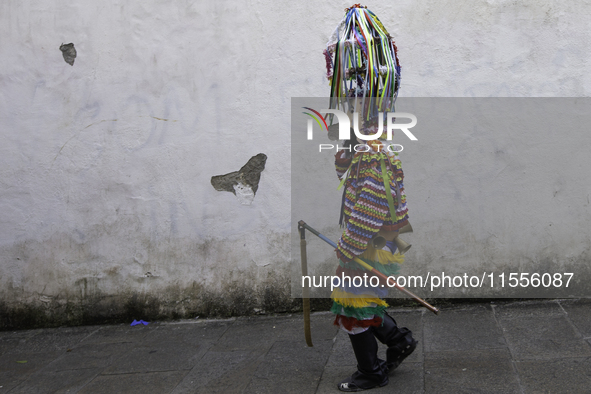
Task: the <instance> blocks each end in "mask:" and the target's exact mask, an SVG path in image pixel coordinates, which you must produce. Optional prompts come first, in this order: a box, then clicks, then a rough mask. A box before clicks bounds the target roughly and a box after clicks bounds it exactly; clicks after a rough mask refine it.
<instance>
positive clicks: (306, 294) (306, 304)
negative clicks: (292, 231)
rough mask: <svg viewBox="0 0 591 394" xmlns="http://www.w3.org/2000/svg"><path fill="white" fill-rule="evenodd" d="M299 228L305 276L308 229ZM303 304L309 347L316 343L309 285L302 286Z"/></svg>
mask: <svg viewBox="0 0 591 394" xmlns="http://www.w3.org/2000/svg"><path fill="white" fill-rule="evenodd" d="M300 223H303V222H300ZM298 224H299V223H298ZM298 230H299V231H300V256H301V259H302V277H304V276H308V257H307V254H306V229H305V228H304V227H302V226H298ZM302 304H303V308H304V335H305V336H306V344H307V345H308V346H309V347H312V346H314V345H313V344H312V331H311V330H310V289H309V288H308V287H307V286H304V287H303V288H302Z"/></svg>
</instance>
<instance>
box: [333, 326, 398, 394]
mask: <svg viewBox="0 0 591 394" xmlns="http://www.w3.org/2000/svg"><path fill="white" fill-rule="evenodd" d="M349 339H350V340H351V345H352V346H353V351H354V352H355V358H356V359H357V371H356V372H355V373H353V375H351V376H350V377H348V378H347V379H345V380H343V381H342V382H341V383H339V385H338V388H339V390H341V391H362V390H367V389H372V388H374V387H378V386H379V387H382V386H385V385H387V384H388V373H387V367H386V365H385V363H384V361H383V360H379V359H378V343H377V342H376V338H375V337H374V334H373V332H372V331H371V329H370V330H367V331H364V332H362V333H360V334H355V335H351V334H349Z"/></svg>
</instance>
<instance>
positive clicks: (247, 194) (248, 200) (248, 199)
mask: <svg viewBox="0 0 591 394" xmlns="http://www.w3.org/2000/svg"><path fill="white" fill-rule="evenodd" d="M234 194H235V195H236V197H237V198H238V201H240V204H242V205H250V204H252V200H254V192H253V191H252V188H251V187H250V186H248V185H244V184H242V183H241V182H238V184H237V185H234Z"/></svg>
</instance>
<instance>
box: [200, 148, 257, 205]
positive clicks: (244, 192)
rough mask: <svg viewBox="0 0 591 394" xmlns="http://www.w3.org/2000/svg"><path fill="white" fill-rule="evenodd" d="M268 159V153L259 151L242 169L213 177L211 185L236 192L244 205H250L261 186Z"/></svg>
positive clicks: (216, 188) (218, 188)
mask: <svg viewBox="0 0 591 394" xmlns="http://www.w3.org/2000/svg"><path fill="white" fill-rule="evenodd" d="M266 161H267V155H265V154H264V153H259V154H258V155H256V156H253V157H251V158H250V160H248V162H247V163H246V164H245V165H244V166H243V167H242V168H241V169H240V171H234V172H230V173H229V174H226V175H216V176H213V177H211V185H212V186H213V187H214V188H215V190H218V191H227V192H232V193H234V195H235V196H236V197H237V198H238V200H239V201H240V203H241V204H242V205H250V204H252V200H253V199H254V196H255V194H256V192H257V189H258V188H259V181H260V180H261V172H263V170H264V169H265V163H266Z"/></svg>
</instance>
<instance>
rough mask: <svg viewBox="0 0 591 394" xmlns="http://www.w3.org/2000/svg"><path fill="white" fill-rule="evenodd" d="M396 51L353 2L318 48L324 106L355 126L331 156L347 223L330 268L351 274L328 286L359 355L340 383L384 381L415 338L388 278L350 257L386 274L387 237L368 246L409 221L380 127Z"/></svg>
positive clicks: (391, 253) (392, 91)
mask: <svg viewBox="0 0 591 394" xmlns="http://www.w3.org/2000/svg"><path fill="white" fill-rule="evenodd" d="M396 52H397V48H396V45H395V44H394V40H393V39H392V37H391V36H390V34H388V32H387V31H386V29H385V27H384V26H383V24H382V22H381V21H380V20H379V19H378V18H377V16H376V15H375V14H374V13H372V12H371V11H369V10H368V9H367V8H366V7H363V6H361V5H359V4H356V5H354V6H353V7H351V8H348V9H346V13H345V16H344V17H343V19H342V20H341V23H339V25H338V26H337V28H336V30H335V32H334V33H333V35H332V36H331V38H330V40H329V42H328V44H327V49H326V50H325V51H324V56H325V59H326V68H327V77H328V79H329V81H330V85H331V99H330V108H331V109H339V110H342V111H343V112H346V113H347V115H348V116H349V118H350V121H351V122H352V124H353V127H354V128H353V131H354V132H355V135H353V136H352V137H350V139H349V140H347V141H344V142H343V145H342V147H345V149H344V150H339V151H338V152H337V154H336V156H335V165H336V170H337V175H338V177H339V179H341V183H342V184H343V185H344V187H345V188H344V191H343V192H344V193H343V199H342V203H341V225H343V226H344V227H345V230H344V232H343V235H342V236H341V238H340V240H339V243H338V247H337V250H336V254H337V257H338V259H339V266H338V268H337V273H336V274H337V276H338V277H339V278H350V281H347V280H342V281H341V283H340V287H338V288H336V289H335V290H334V291H333V293H332V299H333V306H332V312H334V313H335V314H336V318H335V324H337V325H339V326H340V327H341V328H342V329H343V330H345V331H346V332H347V333H349V338H350V340H351V345H352V346H353V350H354V352H355V357H356V359H357V371H356V372H355V373H353V375H351V376H350V377H349V378H347V379H345V380H343V381H342V382H341V383H339V385H338V388H339V390H341V391H360V390H365V389H370V388H374V387H378V386H380V387H381V386H384V385H386V384H388V373H389V372H390V371H392V370H393V369H395V368H396V367H397V366H398V365H399V364H400V363H401V362H402V360H404V358H406V357H407V356H408V355H409V354H410V353H412V352H413V350H414V349H415V347H416V346H417V341H416V340H414V339H413V337H412V333H411V332H410V330H408V329H407V328H399V327H398V326H397V324H396V322H395V321H394V319H393V318H392V317H390V316H389V315H388V314H387V313H386V307H387V306H388V305H387V304H386V302H385V301H383V300H382V298H383V297H385V296H386V295H387V291H388V288H389V287H388V285H387V283H383V282H381V281H380V280H379V279H378V278H377V277H375V276H371V275H367V274H368V273H367V271H365V270H364V269H363V268H362V267H361V266H360V265H359V264H357V263H356V262H354V260H353V259H354V258H355V257H359V258H360V259H362V260H364V261H365V262H366V263H368V264H369V265H370V266H372V267H373V268H375V269H377V270H378V271H380V272H381V273H383V274H385V275H386V276H392V275H394V274H396V273H397V272H398V266H399V264H400V263H402V261H403V256H402V255H400V254H398V253H395V252H396V247H395V246H393V243H392V242H389V243H386V246H385V247H384V248H383V249H379V250H376V249H374V247H373V246H372V238H373V237H374V236H376V235H378V234H379V235H380V236H383V237H384V238H385V239H388V240H389V241H392V240H393V238H394V237H396V236H397V234H396V233H395V232H396V231H398V230H399V229H401V228H402V227H403V226H405V225H406V224H408V209H407V207H406V196H405V194H404V185H403V178H404V175H403V173H402V168H401V164H400V160H398V157H397V153H395V152H394V150H391V149H390V148H391V147H392V145H391V141H385V140H384V137H387V134H385V135H384V134H382V135H381V136H379V134H380V132H378V128H379V126H380V125H381V126H383V125H384V118H385V114H386V113H387V112H395V111H394V103H395V101H396V97H397V95H398V89H399V87H400V72H401V68H400V64H399V61H398V56H397V53H396ZM329 120H330V121H331V123H332V120H333V119H332V118H330V119H329ZM359 120H361V121H360V122H359ZM357 122H359V123H361V124H360V125H359V124H357ZM359 133H360V134H359ZM369 136H374V137H369ZM375 137H378V138H377V139H373V138H375ZM369 277H371V278H369ZM376 279H378V280H376ZM376 339H378V340H379V341H380V342H382V343H384V344H386V345H387V346H388V350H387V352H386V353H387V360H385V361H384V360H380V359H379V358H378V356H377V350H378V345H377V342H376Z"/></svg>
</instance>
